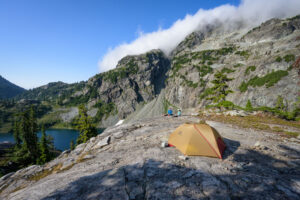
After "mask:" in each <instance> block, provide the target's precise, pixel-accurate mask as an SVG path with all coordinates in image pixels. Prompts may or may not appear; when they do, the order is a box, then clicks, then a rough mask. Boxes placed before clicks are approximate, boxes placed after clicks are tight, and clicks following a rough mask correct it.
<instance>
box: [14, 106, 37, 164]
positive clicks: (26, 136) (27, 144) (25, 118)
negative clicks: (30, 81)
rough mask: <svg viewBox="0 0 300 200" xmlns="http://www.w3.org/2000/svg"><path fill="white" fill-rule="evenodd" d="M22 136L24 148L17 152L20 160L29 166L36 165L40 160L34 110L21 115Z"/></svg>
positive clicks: (31, 109)
mask: <svg viewBox="0 0 300 200" xmlns="http://www.w3.org/2000/svg"><path fill="white" fill-rule="evenodd" d="M20 123H21V125H20V135H21V138H22V147H21V149H20V151H18V152H16V155H17V157H18V159H19V160H22V162H25V163H27V164H30V163H35V162H36V161H37V159H38V158H39V148H38V137H37V123H36V118H35V113H34V109H33V108H32V107H31V108H30V109H29V110H26V111H25V112H23V113H21V121H20Z"/></svg>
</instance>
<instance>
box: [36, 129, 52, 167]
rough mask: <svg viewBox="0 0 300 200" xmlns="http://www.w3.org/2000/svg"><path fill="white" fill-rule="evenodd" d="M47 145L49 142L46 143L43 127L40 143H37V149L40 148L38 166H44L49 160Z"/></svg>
mask: <svg viewBox="0 0 300 200" xmlns="http://www.w3.org/2000/svg"><path fill="white" fill-rule="evenodd" d="M48 143H49V142H48V141H47V135H46V131H45V126H44V125H43V126H42V137H41V141H40V143H39V147H40V158H39V160H38V163H39V164H44V163H46V162H48V161H49V160H50V158H51V156H50V150H49V146H48Z"/></svg>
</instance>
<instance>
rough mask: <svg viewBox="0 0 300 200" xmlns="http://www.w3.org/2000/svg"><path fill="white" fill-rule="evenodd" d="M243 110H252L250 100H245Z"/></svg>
mask: <svg viewBox="0 0 300 200" xmlns="http://www.w3.org/2000/svg"><path fill="white" fill-rule="evenodd" d="M245 110H247V111H252V110H253V107H252V104H251V101H250V100H248V101H247V104H246V108H245Z"/></svg>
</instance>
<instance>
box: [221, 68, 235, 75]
mask: <svg viewBox="0 0 300 200" xmlns="http://www.w3.org/2000/svg"><path fill="white" fill-rule="evenodd" d="M221 72H222V73H227V74H229V73H232V72H235V70H233V69H229V68H227V67H224V68H223V69H222V70H221Z"/></svg>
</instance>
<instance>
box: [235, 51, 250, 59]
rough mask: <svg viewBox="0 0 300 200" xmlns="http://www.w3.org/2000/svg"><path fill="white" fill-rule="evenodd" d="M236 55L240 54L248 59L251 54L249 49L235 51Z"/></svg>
mask: <svg viewBox="0 0 300 200" xmlns="http://www.w3.org/2000/svg"><path fill="white" fill-rule="evenodd" d="M235 54H236V55H240V56H243V57H244V58H246V59H248V58H249V56H250V53H249V51H247V50H246V51H237V52H235Z"/></svg>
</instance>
